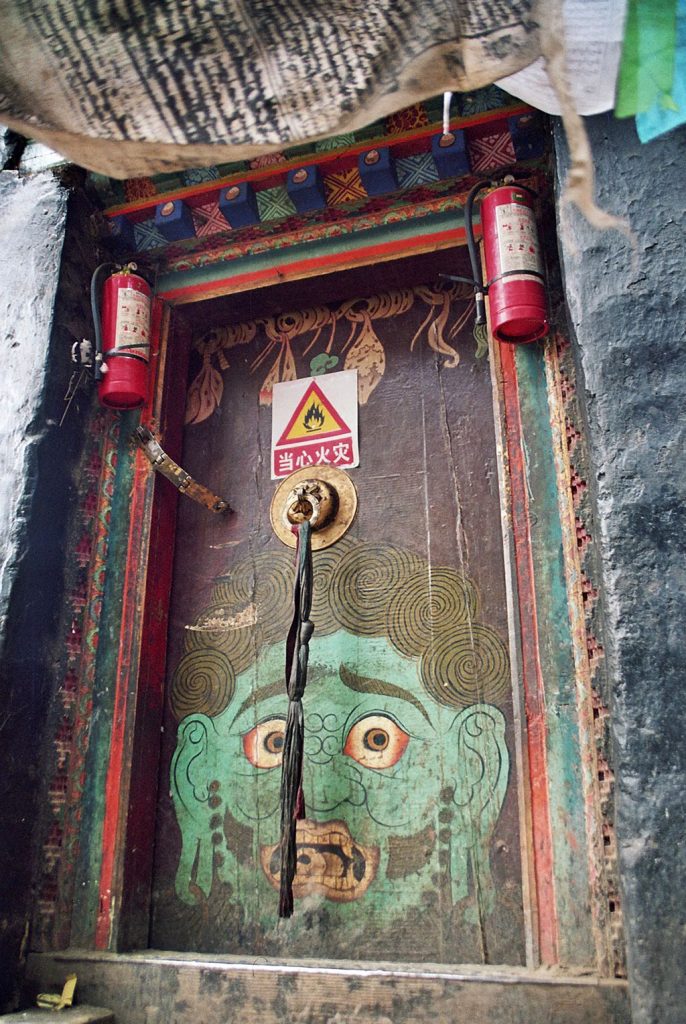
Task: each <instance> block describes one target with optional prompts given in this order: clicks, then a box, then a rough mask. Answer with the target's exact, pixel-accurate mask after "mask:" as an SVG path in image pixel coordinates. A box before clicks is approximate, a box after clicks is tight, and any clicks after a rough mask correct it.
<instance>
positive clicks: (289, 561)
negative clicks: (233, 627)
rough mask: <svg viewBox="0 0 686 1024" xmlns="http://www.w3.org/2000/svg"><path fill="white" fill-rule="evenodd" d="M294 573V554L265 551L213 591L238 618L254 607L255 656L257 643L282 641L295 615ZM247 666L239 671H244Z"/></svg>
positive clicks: (232, 573) (228, 576) (252, 646)
mask: <svg viewBox="0 0 686 1024" xmlns="http://www.w3.org/2000/svg"><path fill="white" fill-rule="evenodd" d="M294 576H295V569H294V567H293V558H292V556H290V555H288V554H286V553H285V552H280V551H263V552H262V553H261V554H259V555H256V556H255V557H254V558H249V559H246V560H245V561H244V562H240V563H239V564H238V565H237V566H236V567H235V569H233V570H232V571H231V573H230V574H229V575H227V576H226V577H224V578H222V579H220V580H219V581H218V582H217V583H216V585H215V587H214V590H213V592H212V597H213V599H214V601H215V602H217V603H221V604H224V605H225V606H226V607H228V608H230V609H231V612H232V614H233V615H234V616H235V617H236V618H238V619H240V615H241V614H249V612H250V609H253V610H254V612H253V614H254V616H255V618H253V621H252V623H251V626H250V628H251V630H252V633H253V639H252V643H251V645H250V647H251V649H252V650H253V656H254V645H255V643H257V644H263V643H264V644H273V643H278V641H279V640H283V638H284V637H285V635H286V633H287V632H288V627H289V626H290V623H291V617H292V615H293V608H292V603H293V580H294ZM220 646H221V645H220ZM222 649H224V647H223V646H222ZM241 650H242V647H241ZM227 653H228V652H227ZM245 667H246V666H242V667H241V668H240V669H237V671H239V672H242V671H243V668H245Z"/></svg>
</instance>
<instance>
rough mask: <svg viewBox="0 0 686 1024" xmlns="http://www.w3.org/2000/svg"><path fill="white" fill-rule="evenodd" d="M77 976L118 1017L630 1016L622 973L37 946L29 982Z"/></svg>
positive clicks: (615, 1019)
mask: <svg viewBox="0 0 686 1024" xmlns="http://www.w3.org/2000/svg"><path fill="white" fill-rule="evenodd" d="M71 972H75V973H76V974H78V977H79V991H80V992H81V993H82V994H83V996H84V998H86V999H89V1000H92V1001H93V1002H97V1003H105V1004H106V1005H109V1006H114V1007H115V1010H116V1017H117V1024H158V1022H159V1024H162V1022H164V1021H173V1022H177V1021H182V1020H183V1021H202V1024H254V1022H255V1021H256V1020H259V1021H260V1024H276V1022H280V1024H286V1022H288V1024H290V1022H293V1021H297V1022H298V1024H343V1022H346V1024H347V1022H348V1021H351V1022H352V1021H354V1024H408V1022H410V1021H411V1022H412V1024H436V1022H437V1021H440V1022H447V1021H450V1022H451V1024H630V1020H631V1014H630V1010H629V998H628V990H627V985H626V982H623V981H616V980H613V979H600V978H597V977H593V976H588V975H569V974H567V975H565V974H562V973H561V972H559V971H547V970H541V971H528V970H525V969H523V968H506V967H493V968H488V967H479V966H477V967H474V966H466V967H463V966H461V965H460V966H455V967H452V966H445V965H440V966H436V965H432V964H371V963H357V964H355V963H350V962H347V961H346V962H335V963H334V962H327V963H322V962H317V961H314V960H302V961H288V962H284V963H281V962H278V961H270V960H267V958H266V957H259V958H257V959H256V960H255V959H253V960H247V959H242V960H241V959H239V958H237V957H229V956H223V957H209V956H204V957H202V958H201V957H198V956H197V955H195V956H194V955H192V954H184V953H164V952H156V951H149V952H146V953H122V954H114V953H91V952H80V951H76V950H74V951H66V952H63V953H51V954H50V953H34V954H32V955H31V956H30V957H29V961H28V969H27V985H28V986H29V989H30V991H34V990H36V991H37V990H38V988H42V989H45V988H46V987H47V988H49V987H51V986H53V987H54V986H55V985H57V984H59V979H60V978H62V977H64V975H65V973H71Z"/></svg>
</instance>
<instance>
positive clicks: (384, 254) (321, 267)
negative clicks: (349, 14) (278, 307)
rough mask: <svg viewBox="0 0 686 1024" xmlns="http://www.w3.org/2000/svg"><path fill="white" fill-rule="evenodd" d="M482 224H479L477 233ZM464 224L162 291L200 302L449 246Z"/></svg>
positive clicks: (171, 298) (175, 300)
mask: <svg viewBox="0 0 686 1024" xmlns="http://www.w3.org/2000/svg"><path fill="white" fill-rule="evenodd" d="M479 231H480V228H479V227H478V225H477V226H475V234H476V235H478V234H479ZM465 237H466V236H465V230H464V228H450V229H449V230H448V231H437V232H436V233H435V234H425V235H414V236H413V237H412V238H411V239H409V238H398V239H394V240H393V241H391V242H379V243H378V244H377V245H369V246H358V247H357V248H354V249H348V250H346V251H345V252H339V253H329V254H327V255H326V256H313V257H310V258H309V259H302V260H294V261H293V262H292V263H284V264H282V265H281V266H274V267H266V268H264V269H262V270H251V271H246V272H245V273H243V274H235V275H234V276H233V277H226V278H218V279H217V280H214V281H205V282H203V283H202V284H194V285H186V286H185V287H181V288H170V289H169V290H168V291H160V292H158V295H159V297H160V298H162V299H166V300H167V302H171V303H172V304H173V305H178V304H181V303H188V302H199V301H200V300H202V299H210V298H215V297H216V296H218V295H226V294H228V293H229V292H241V291H248V290H249V289H250V288H263V287H265V286H266V285H270V284H281V283H282V282H284V281H293V280H297V279H298V278H301V277H311V276H315V275H317V274H326V273H329V272H332V271H335V270H347V269H349V268H350V267H352V266H364V265H365V264H367V263H375V262H379V261H382V260H390V259H395V258H397V257H398V256H411V255H414V254H416V253H420V252H426V251H427V250H428V249H429V248H434V249H447V248H449V247H450V246H453V245H462V244H463V243H464V242H465Z"/></svg>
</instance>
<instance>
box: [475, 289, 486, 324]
mask: <svg viewBox="0 0 686 1024" xmlns="http://www.w3.org/2000/svg"><path fill="white" fill-rule="evenodd" d="M474 308H475V310H476V318H475V323H476V324H477V325H481V324H485V323H486V300H485V299H484V296H483V294H482V293H481V292H477V293H476V295H475V296H474Z"/></svg>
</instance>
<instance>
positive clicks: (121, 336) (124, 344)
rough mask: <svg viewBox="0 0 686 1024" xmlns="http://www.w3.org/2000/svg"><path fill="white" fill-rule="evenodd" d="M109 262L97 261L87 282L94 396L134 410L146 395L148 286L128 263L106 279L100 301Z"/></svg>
mask: <svg viewBox="0 0 686 1024" xmlns="http://www.w3.org/2000/svg"><path fill="white" fill-rule="evenodd" d="M112 266H113V264H111V263H103V264H101V265H100V266H99V267H98V268H97V270H96V271H95V273H94V274H93V278H92V280H91V305H92V307H93V321H94V326H95V379H96V381H97V385H98V398H99V399H100V401H101V403H102V404H103V405H105V406H107V407H108V408H110V409H135V408H137V407H138V406H140V405H143V404H144V402H145V400H146V398H147V396H148V359H149V355H150V309H151V303H152V288H151V287H150V285H149V284H148V282H147V281H146V280H145V279H144V278H142V277H141V276H140V275H139V274H135V273H134V271H135V270H136V269H137V267H136V264H135V263H129V264H127V265H126V266H125V267H122V268H117V269H116V270H115V272H114V273H113V274H110V276H109V277H107V278H106V279H105V282H104V284H103V286H102V302H100V293H99V287H100V280H101V278H102V276H103V272H104V271H105V270H109V269H111V268H112Z"/></svg>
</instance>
